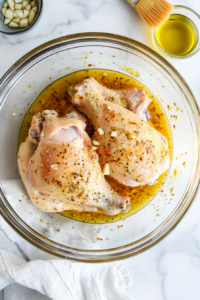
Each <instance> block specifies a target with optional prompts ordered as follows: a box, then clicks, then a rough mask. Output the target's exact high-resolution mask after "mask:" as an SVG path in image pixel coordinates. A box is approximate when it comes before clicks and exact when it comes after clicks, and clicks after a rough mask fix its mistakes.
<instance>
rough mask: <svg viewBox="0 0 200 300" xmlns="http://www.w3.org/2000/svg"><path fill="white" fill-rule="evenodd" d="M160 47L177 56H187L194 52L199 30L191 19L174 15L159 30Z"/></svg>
mask: <svg viewBox="0 0 200 300" xmlns="http://www.w3.org/2000/svg"><path fill="white" fill-rule="evenodd" d="M156 37H157V41H158V43H159V45H160V47H161V48H162V49H163V50H164V51H165V52H167V53H169V54H172V55H175V56H185V55H187V54H189V53H190V52H192V51H193V50H194V48H195V47H196V45H197V43H198V38H199V37H198V30H197V28H196V26H195V24H194V23H193V21H192V20H190V19H189V18H187V17H185V16H183V15H180V14H172V15H171V16H170V17H169V19H168V20H167V21H166V22H164V23H163V24H162V25H161V26H160V27H159V28H158V29H157V30H156Z"/></svg>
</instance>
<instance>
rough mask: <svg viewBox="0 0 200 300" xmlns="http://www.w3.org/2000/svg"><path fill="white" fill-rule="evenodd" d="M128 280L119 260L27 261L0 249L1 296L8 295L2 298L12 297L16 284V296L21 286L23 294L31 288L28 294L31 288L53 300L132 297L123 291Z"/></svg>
mask: <svg viewBox="0 0 200 300" xmlns="http://www.w3.org/2000/svg"><path fill="white" fill-rule="evenodd" d="M130 283H131V279H130V276H129V274H128V271H127V269H126V267H125V266H124V265H123V264H122V263H121V262H118V263H105V264H104V263H103V264H88V263H87V264H85V263H76V262H71V261H69V260H64V259H50V260H46V261H44V260H34V261H30V262H27V261H26V260H25V259H23V258H20V257H19V256H17V255H15V254H13V253H10V252H7V251H5V250H0V289H3V288H5V287H6V289H5V295H9V298H5V300H7V299H9V300H10V299H14V298H13V297H14V296H13V293H12V291H13V288H14V287H16V286H17V288H16V291H17V293H19V295H20V293H21V292H22V289H23V288H24V293H25V294H26V295H27V293H28V291H27V289H31V290H30V291H29V292H30V295H31V297H33V291H32V290H35V291H37V292H39V293H41V294H42V295H44V296H46V297H48V298H50V299H53V300H63V299H67V300H86V299H88V300H105V299H109V300H133V298H132V297H131V296H130V295H128V294H127V293H126V288H127V287H128V286H129V285H130ZM16 284H17V285H16ZM9 286H10V291H9ZM20 288H21V290H20ZM4 297H5V296H4ZM6 297H7V296H6ZM41 297H42V296H41ZM48 298H47V299H48ZM16 299H18V298H16ZM20 299H23V297H22V298H20ZM33 299H34V298H33ZM41 299H45V298H44V297H43V298H41Z"/></svg>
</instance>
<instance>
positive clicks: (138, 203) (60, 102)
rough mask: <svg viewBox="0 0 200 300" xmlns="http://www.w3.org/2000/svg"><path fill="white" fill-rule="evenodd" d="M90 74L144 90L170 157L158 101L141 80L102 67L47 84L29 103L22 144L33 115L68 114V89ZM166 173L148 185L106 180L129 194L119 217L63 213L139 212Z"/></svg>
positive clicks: (85, 218)
mask: <svg viewBox="0 0 200 300" xmlns="http://www.w3.org/2000/svg"><path fill="white" fill-rule="evenodd" d="M88 76H89V77H94V78H95V79H96V80H98V82H99V83H101V84H103V85H105V86H106V87H108V88H111V89H126V88H132V87H137V88H140V89H144V90H145V92H146V93H147V94H148V95H149V97H150V98H151V100H152V102H151V103H150V105H149V106H148V110H149V111H150V113H151V116H152V117H151V119H150V122H149V124H150V125H151V126H153V127H154V128H156V129H157V130H158V131H159V132H160V133H161V134H163V135H164V136H165V137H166V138H167V140H168V144H169V150H170V156H171V151H172V139H171V130H170V126H169V123H168V120H167V117H166V115H165V113H164V111H163V109H162V106H161V105H160V103H159V101H158V100H157V99H156V98H155V97H154V96H153V95H152V93H151V92H150V91H149V90H148V89H147V88H146V87H145V86H143V85H142V84H141V83H140V82H139V81H137V80H135V79H133V78H131V77H129V76H128V75H125V74H122V73H119V72H114V71H109V70H102V69H90V70H81V71H78V72H74V73H71V74H69V75H67V76H65V77H62V78H60V79H59V80H57V81H55V82H53V83H52V84H50V85H49V86H47V87H46V88H45V89H44V90H43V91H42V93H41V94H40V95H39V96H38V97H37V99H36V100H35V101H34V102H33V104H32V105H31V106H30V108H29V110H28V111H27V113H26V115H25V117H24V120H23V123H22V127H21V131H20V135H19V146H20V144H21V143H22V142H24V141H25V139H26V137H27V136H28V130H29V128H30V124H31V120H32V117H33V115H34V114H36V113H38V112H42V111H43V110H45V109H55V110H56V111H57V113H58V115H59V116H63V115H65V114H66V111H67V108H68V107H69V106H70V97H69V95H68V93H67V89H68V88H69V87H70V86H71V85H76V84H78V83H81V82H82V81H83V79H84V78H85V77H88ZM166 175H167V171H166V172H165V173H164V174H162V175H161V176H160V177H159V179H158V182H157V184H156V185H152V186H148V185H145V186H138V187H135V188H130V187H125V186H123V185H120V184H119V183H115V182H112V181H111V180H108V179H107V180H108V181H109V183H110V185H111V186H112V187H113V188H114V189H115V190H116V191H117V192H118V193H120V194H122V195H128V196H129V197H130V210H129V211H128V212H127V213H120V214H118V215H116V216H109V215H106V214H104V213H102V212H101V213H96V212H78V211H64V212H62V213H61V214H62V215H64V216H66V217H68V218H71V219H74V220H78V221H82V222H89V223H106V222H114V221H117V220H120V219H124V218H126V217H127V216H130V215H132V214H134V213H136V212H137V211H138V210H140V209H141V208H142V207H144V206H145V205H147V204H148V203H149V202H150V201H151V200H152V198H153V197H154V196H155V195H156V194H157V193H158V192H159V190H160V189H161V188H162V186H163V183H164V182H165V179H166Z"/></svg>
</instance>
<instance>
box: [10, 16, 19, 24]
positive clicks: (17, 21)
mask: <svg viewBox="0 0 200 300" xmlns="http://www.w3.org/2000/svg"><path fill="white" fill-rule="evenodd" d="M12 22H15V23H18V24H19V22H20V18H19V17H18V18H14V19H12Z"/></svg>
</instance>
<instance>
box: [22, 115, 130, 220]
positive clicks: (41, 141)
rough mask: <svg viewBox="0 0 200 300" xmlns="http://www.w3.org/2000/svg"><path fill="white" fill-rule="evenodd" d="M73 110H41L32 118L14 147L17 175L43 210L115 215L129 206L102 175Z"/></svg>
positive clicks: (125, 199) (91, 147) (88, 140)
mask: <svg viewBox="0 0 200 300" xmlns="http://www.w3.org/2000/svg"><path fill="white" fill-rule="evenodd" d="M84 129H85V123H84V122H82V121H81V120H77V119H76V118H75V115H74V116H73V113H72V112H71V113H70V115H69V117H68V116H67V117H62V118H58V117H57V113H56V112H55V111H49V110H46V111H43V113H42V114H37V115H35V116H34V117H33V118H32V123H31V128H30V131H29V137H28V138H27V139H26V141H25V142H24V143H22V144H21V146H20V149H19V152H18V166H19V171H20V175H21V177H22V180H23V182H24V185H25V187H26V189H27V192H28V194H29V196H30V198H31V201H32V202H33V204H34V205H35V206H36V207H37V208H38V209H40V210H42V211H46V212H60V211H63V210H81V211H97V210H98V209H100V211H101V212H102V211H103V212H105V213H106V214H110V215H115V214H117V213H119V212H125V211H127V210H128V209H129V198H128V197H126V196H120V195H118V194H117V193H116V192H115V191H114V190H113V189H112V188H111V187H110V185H109V184H108V182H107V181H106V180H105V178H104V175H103V173H102V172H101V167H100V164H99V158H98V155H97V153H96V151H94V150H93V146H92V144H91V141H90V138H89V136H88V135H87V133H86V132H85V130H84Z"/></svg>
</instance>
